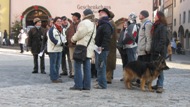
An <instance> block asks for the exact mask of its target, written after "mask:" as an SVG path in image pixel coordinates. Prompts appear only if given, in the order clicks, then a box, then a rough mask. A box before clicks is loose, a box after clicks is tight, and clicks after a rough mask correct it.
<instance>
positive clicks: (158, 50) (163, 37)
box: [150, 24, 167, 57]
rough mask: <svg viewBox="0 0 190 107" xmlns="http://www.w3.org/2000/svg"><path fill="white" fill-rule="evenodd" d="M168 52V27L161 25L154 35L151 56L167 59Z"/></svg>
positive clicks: (156, 28)
mask: <svg viewBox="0 0 190 107" xmlns="http://www.w3.org/2000/svg"><path fill="white" fill-rule="evenodd" d="M166 51H167V27H166V26H165V25H163V24H159V25H157V26H156V27H155V29H154V32H153V35H152V44H151V51H150V52H151V54H153V55H158V54H160V55H161V56H163V57H165V55H166Z"/></svg>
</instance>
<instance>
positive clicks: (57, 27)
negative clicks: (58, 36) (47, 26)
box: [55, 24, 63, 33]
mask: <svg viewBox="0 0 190 107" xmlns="http://www.w3.org/2000/svg"><path fill="white" fill-rule="evenodd" d="M55 27H56V29H57V30H58V31H59V32H60V33H61V32H62V30H63V28H62V27H61V26H58V25H57V24H55Z"/></svg>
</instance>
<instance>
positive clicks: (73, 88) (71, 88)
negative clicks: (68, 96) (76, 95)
mask: <svg viewBox="0 0 190 107" xmlns="http://www.w3.org/2000/svg"><path fill="white" fill-rule="evenodd" d="M69 89H70V90H78V91H81V90H82V89H81V88H77V87H74V86H73V87H70V88H69Z"/></svg>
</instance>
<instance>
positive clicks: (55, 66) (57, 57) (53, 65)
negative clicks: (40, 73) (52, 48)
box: [49, 52, 62, 81]
mask: <svg viewBox="0 0 190 107" xmlns="http://www.w3.org/2000/svg"><path fill="white" fill-rule="evenodd" d="M61 54H62V52H52V53H49V58H50V79H51V80H52V81H54V80H57V79H58V78H59V67H60V64H61Z"/></svg>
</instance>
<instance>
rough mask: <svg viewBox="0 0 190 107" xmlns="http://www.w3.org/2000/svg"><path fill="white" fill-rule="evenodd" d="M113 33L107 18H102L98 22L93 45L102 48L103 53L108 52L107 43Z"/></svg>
mask: <svg viewBox="0 0 190 107" xmlns="http://www.w3.org/2000/svg"><path fill="white" fill-rule="evenodd" d="M112 33H113V27H112V25H111V23H110V22H109V18H108V17H103V18H102V19H100V21H99V22H98V27H97V32H96V37H95V44H96V45H97V46H98V47H103V48H104V49H103V51H109V42H110V40H111V36H112Z"/></svg>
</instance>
